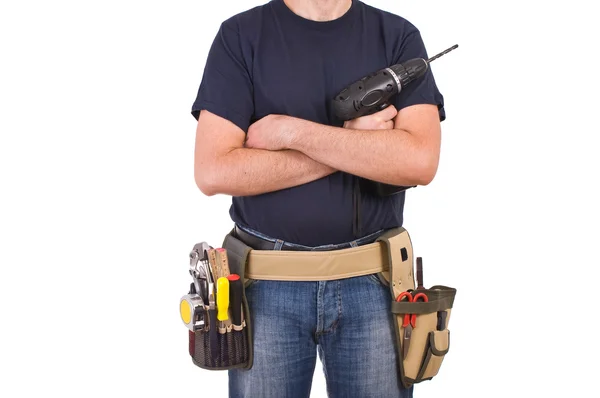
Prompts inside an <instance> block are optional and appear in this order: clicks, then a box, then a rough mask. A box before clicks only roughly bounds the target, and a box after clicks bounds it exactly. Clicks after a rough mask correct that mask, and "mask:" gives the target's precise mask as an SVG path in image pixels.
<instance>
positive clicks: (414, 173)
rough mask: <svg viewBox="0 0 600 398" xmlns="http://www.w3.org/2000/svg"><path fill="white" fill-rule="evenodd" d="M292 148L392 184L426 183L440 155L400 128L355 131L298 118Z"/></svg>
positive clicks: (329, 163)
mask: <svg viewBox="0 0 600 398" xmlns="http://www.w3.org/2000/svg"><path fill="white" fill-rule="evenodd" d="M294 137H295V139H294V140H293V142H292V143H291V144H290V148H292V149H295V150H297V151H300V152H302V153H305V154H306V155H308V156H310V157H311V158H312V159H314V160H316V161H318V162H320V163H323V164H326V165H328V166H330V167H332V168H335V169H337V170H342V171H345V172H348V173H350V174H354V175H357V176H360V177H365V178H368V179H371V180H374V181H379V182H383V183H387V184H393V185H422V184H427V183H428V182H429V181H430V180H431V178H433V177H432V176H431V174H432V173H433V174H435V170H436V168H437V157H436V155H435V153H436V152H435V151H432V150H431V149H430V146H428V145H427V143H425V142H423V141H422V140H421V139H419V138H417V137H415V136H413V135H411V134H410V133H409V132H407V131H404V130H400V129H391V130H353V129H347V128H338V127H332V126H326V125H322V124H318V123H313V122H310V121H304V120H303V121H299V122H298V131H297V132H296V133H295V134H294Z"/></svg>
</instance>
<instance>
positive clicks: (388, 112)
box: [378, 105, 398, 120]
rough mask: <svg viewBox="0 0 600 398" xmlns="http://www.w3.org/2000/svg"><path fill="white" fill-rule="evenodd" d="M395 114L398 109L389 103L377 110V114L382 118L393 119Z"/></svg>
mask: <svg viewBox="0 0 600 398" xmlns="http://www.w3.org/2000/svg"><path fill="white" fill-rule="evenodd" d="M397 114H398V111H397V110H396V107H395V106H394V105H389V106H388V107H387V108H385V109H384V110H382V111H379V112H378V116H379V117H381V118H382V119H383V120H390V119H393V118H394V117H396V115H397Z"/></svg>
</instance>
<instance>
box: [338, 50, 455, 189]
mask: <svg viewBox="0 0 600 398" xmlns="http://www.w3.org/2000/svg"><path fill="white" fill-rule="evenodd" d="M456 48H458V44H456V45H454V46H452V47H450V48H448V49H447V50H445V51H442V52H441V53H439V54H437V55H435V56H433V57H431V58H429V59H427V60H425V59H423V58H413V59H410V60H408V61H406V62H404V63H401V64H395V65H392V66H390V67H388V68H384V69H381V70H378V71H377V72H374V73H371V74H370V75H367V76H365V77H363V78H362V79H360V80H358V81H357V82H355V83H353V84H351V85H349V86H348V87H346V88H344V89H343V90H342V91H341V92H340V93H339V94H338V95H336V96H335V97H334V99H333V101H332V106H333V111H334V113H335V115H336V116H337V117H338V118H339V119H341V120H342V121H348V120H352V119H356V118H358V117H361V116H366V115H370V114H373V113H376V112H379V111H381V110H383V109H385V108H387V107H388V106H389V105H390V103H389V100H390V99H391V97H392V96H394V95H396V94H398V93H400V92H401V91H402V89H403V88H405V87H406V86H407V85H408V84H410V83H411V82H413V81H415V80H417V79H419V78H421V77H423V76H424V75H425V73H426V72H427V69H428V66H429V63H430V62H432V61H434V60H436V59H437V58H439V57H441V56H442V55H444V54H447V53H449V52H450V51H452V50H454V49H456ZM360 185H361V190H364V191H366V192H371V193H374V194H376V195H378V196H389V195H393V194H396V193H398V192H402V191H404V190H406V189H408V188H413V187H403V186H394V185H390V184H384V183H380V182H376V181H371V180H367V179H365V178H361V179H360Z"/></svg>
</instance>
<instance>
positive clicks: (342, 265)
mask: <svg viewBox="0 0 600 398" xmlns="http://www.w3.org/2000/svg"><path fill="white" fill-rule="evenodd" d="M388 269H389V263H388V255H387V253H386V249H385V246H384V245H383V244H382V243H381V242H375V243H371V244H367V245H364V246H358V247H351V248H348V249H340V250H334V251H321V252H319V251H282V250H251V251H250V252H249V253H248V263H247V264H246V278H248V279H263V280H280V281H323V280H336V279H344V278H351V277H355V276H362V275H369V274H374V273H377V272H384V271H387V270H388Z"/></svg>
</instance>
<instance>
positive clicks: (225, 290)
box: [217, 277, 229, 321]
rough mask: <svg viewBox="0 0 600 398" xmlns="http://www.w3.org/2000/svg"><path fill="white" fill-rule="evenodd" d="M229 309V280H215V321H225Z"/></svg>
mask: <svg viewBox="0 0 600 398" xmlns="http://www.w3.org/2000/svg"><path fill="white" fill-rule="evenodd" d="M228 308H229V280H228V279H227V278H225V277H221V278H219V279H217V319H218V320H220V321H226V320H227V319H229V318H228V317H227V309H228Z"/></svg>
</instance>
